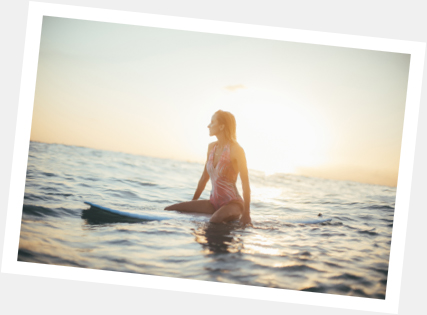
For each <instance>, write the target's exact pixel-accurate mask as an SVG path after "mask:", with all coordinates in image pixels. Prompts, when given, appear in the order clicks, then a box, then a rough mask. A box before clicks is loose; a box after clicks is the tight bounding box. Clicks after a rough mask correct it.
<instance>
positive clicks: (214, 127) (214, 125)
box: [208, 115, 224, 136]
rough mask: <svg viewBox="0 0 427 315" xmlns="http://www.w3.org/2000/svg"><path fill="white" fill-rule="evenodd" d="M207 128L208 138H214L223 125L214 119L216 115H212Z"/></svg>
mask: <svg viewBox="0 0 427 315" xmlns="http://www.w3.org/2000/svg"><path fill="white" fill-rule="evenodd" d="M208 128H209V135H210V136H216V135H217V134H219V133H220V132H221V131H222V129H223V128H224V125H221V124H220V123H219V121H218V119H217V118H216V115H213V116H212V118H211V123H210V124H209V125H208Z"/></svg>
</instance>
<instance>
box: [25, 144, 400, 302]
mask: <svg viewBox="0 0 427 315" xmlns="http://www.w3.org/2000/svg"><path fill="white" fill-rule="evenodd" d="M203 167H204V166H203V165H202V164H198V163H190V162H182V161H176V160H169V159H159V158H153V157H147V156H137V155H131V154H125V153H118V152H110V151H102V150H95V149H91V148H84V147H77V146H66V145H60V144H45V143H38V142H31V143H30V150H29V157H28V168H27V180H26V186H25V197H24V205H23V215H22V224H21V235H20V243H19V252H18V260H19V261H26V262H33V263H40V264H53V265H63V266H73V267H81V268H91V269H102V270H113V271H120V272H129V273H141V274H150V275H158V276H165V277H177V278H186V279H197V280H204V281H218V282H225V283H234V284H241V285H250V286H262V287H273V288H282V289H291V290H303V291H312V292H320V293H328V294H339V295H351V296H359V297H365V298H374V299H384V298H385V294H386V285H387V273H388V262H389V253H390V244H391V235H392V228H393V214H394V207H395V196H396V188H393V187H387V186H379V185H369V184H361V183H356V182H351V181H337V180H326V179H320V178H312V177H306V176H298V175H290V174H274V175H270V176H266V175H265V174H264V173H263V172H259V171H254V170H249V177H250V184H251V191H252V201H251V217H252V222H253V226H246V227H245V226H242V225H240V224H239V223H238V222H237V221H235V222H231V223H227V224H213V223H209V216H207V215H190V214H184V213H178V212H176V211H172V212H169V211H164V210H163V209H164V207H166V206H167V205H170V204H173V203H177V202H181V201H187V200H191V198H192V196H193V194H194V191H195V188H196V186H197V182H198V180H199V178H200V175H201V173H202V171H203ZM210 188H211V186H210V183H209V184H208V185H207V187H206V189H205V191H204V193H203V194H202V196H201V199H208V198H209V192H210ZM238 188H239V190H240V192H242V190H241V184H240V179H238ZM84 201H90V202H93V203H95V204H100V205H102V206H106V207H109V208H113V209H116V210H120V211H126V212H132V213H139V214H153V215H168V216H171V219H170V220H163V221H141V220H134V219H130V218H125V217H120V216H117V215H109V214H107V213H104V212H103V211H100V210H97V209H95V208H91V207H90V206H88V205H86V204H84V203H83V202H84ZM319 213H322V215H323V217H329V218H332V221H330V222H326V223H317V224H306V223H298V222H299V221H298V218H299V217H304V218H314V219H315V218H316V217H317V215H318V214H319ZM295 218H297V219H296V220H295Z"/></svg>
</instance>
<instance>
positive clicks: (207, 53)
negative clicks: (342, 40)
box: [31, 17, 410, 186]
mask: <svg viewBox="0 0 427 315" xmlns="http://www.w3.org/2000/svg"><path fill="white" fill-rule="evenodd" d="M409 63H410V55H407V54H400V53H390V52H380V51H372V50H363V49H353V48H342V47H333V46H325V45H313V44H304V43H293V42H286V41H278V40H266V39H257V38H249V37H238V36H229V35H220V34H207V33H201V32H190V31H180V30H172V29H161V28H152V27H144V26H132V25H123V24H114V23H104V22H94V21H84V20H74V19H65V18H57V17H44V19H43V26H42V35H41V39H40V53H39V62H38V71H37V81H36V93H35V99H34V109H33V121H32V129H31V140H32V141H40V142H47V143H61V144H67V145H78V146H85V147H92V148H95V149H103V150H112V151H120V152H127V153H131V154H139V155H148V156H155V157H161V158H170V159H178V160H183V161H192V162H200V163H204V162H205V160H206V153H207V147H208V144H209V143H210V142H212V141H215V140H216V138H215V137H209V132H208V128H207V125H208V124H209V122H210V119H211V116H212V115H213V113H214V112H215V111H217V110H218V109H222V110H227V111H230V112H231V113H233V114H234V116H235V117H236V121H237V141H238V142H239V144H240V145H241V146H242V147H243V149H244V150H245V153H246V158H247V161H248V167H249V168H250V169H256V170H260V171H264V172H265V173H266V174H267V175H268V174H274V173H277V172H280V173H294V174H301V175H306V176H317V177H322V178H330V179H339V180H353V181H359V182H365V183H372V184H380V185H387V186H396V184H397V175H398V168H399V157H400V147H401V140H402V131H403V119H404V111H405V100H406V89H407V82H408V73H409Z"/></svg>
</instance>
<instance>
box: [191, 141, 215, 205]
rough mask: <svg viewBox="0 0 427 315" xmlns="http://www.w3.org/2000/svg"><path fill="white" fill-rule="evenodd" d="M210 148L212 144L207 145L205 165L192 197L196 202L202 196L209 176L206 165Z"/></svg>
mask: <svg viewBox="0 0 427 315" xmlns="http://www.w3.org/2000/svg"><path fill="white" fill-rule="evenodd" d="M211 148H212V143H211V144H209V147H208V154H207V159H206V163H205V168H204V170H203V174H202V177H200V180H199V184H198V185H197V189H196V192H195V193H194V196H193V200H198V199H199V197H200V195H201V194H202V192H203V190H205V187H206V184H207V182H208V180H209V174H208V171H207V169H206V165H207V164H208V159H209V152H210V150H211Z"/></svg>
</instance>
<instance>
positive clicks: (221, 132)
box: [165, 110, 251, 224]
mask: <svg viewBox="0 0 427 315" xmlns="http://www.w3.org/2000/svg"><path fill="white" fill-rule="evenodd" d="M208 128H209V135H210V136H216V137H217V139H218V140H217V141H215V142H212V143H211V144H209V147H208V153H207V161H206V164H205V169H204V171H203V174H202V177H201V178H200V180H199V184H198V185H197V189H196V192H195V193H194V197H193V200H192V201H188V202H182V203H177V204H174V205H172V206H169V207H166V208H165V210H178V211H183V212H199V213H209V214H212V217H211V219H210V222H213V223H221V222H226V221H231V220H235V219H238V218H239V217H240V221H241V222H242V223H243V224H248V223H251V216H250V210H249V205H250V199H251V190H250V187H249V176H248V167H247V165H246V157H245V151H243V149H242V147H241V146H240V145H239V144H238V143H237V141H236V120H235V118H234V116H233V115H232V114H231V113H229V112H225V111H222V110H219V111H217V112H216V113H215V114H214V115H213V116H212V119H211V123H210V124H209V125H208ZM239 173H240V178H241V180H242V188H243V199H242V197H240V195H239V192H238V191H237V188H236V180H237V175H238V174H239ZM209 178H210V179H211V183H212V191H211V196H210V200H198V199H199V197H200V195H201V194H202V192H203V190H204V189H205V186H206V183H207V182H208V180H209Z"/></svg>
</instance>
